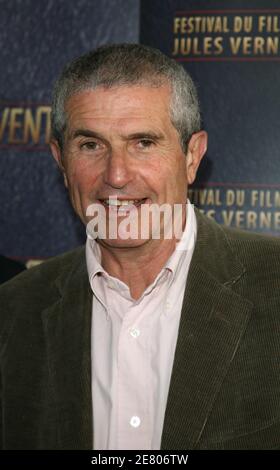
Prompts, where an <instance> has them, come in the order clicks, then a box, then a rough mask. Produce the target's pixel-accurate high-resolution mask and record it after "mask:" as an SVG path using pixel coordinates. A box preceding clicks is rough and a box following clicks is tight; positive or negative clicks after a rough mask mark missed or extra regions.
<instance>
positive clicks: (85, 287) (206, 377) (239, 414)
mask: <svg viewBox="0 0 280 470" xmlns="http://www.w3.org/2000/svg"><path fill="white" fill-rule="evenodd" d="M196 214H197V220H198V237H197V243H196V247H195V251H194V255H193V258H192V262H191V267H190V271H189V275H188V280H187V285H186V289H185V295H184V302H183V307H182V313H181V321H180V327H179V336H178V341H177V346H176V352H175V359H174V365H173V371H172V376H171V382H170V388H169V395H168V401H167V408H166V413H165V419H164V426H163V433H162V444H161V448H162V449H164V450H165V449H169V450H170V449H176V450H179V449H280V354H279V353H280V339H279V338H280V241H279V239H276V238H275V239H274V238H266V237H262V236H259V235H255V234H250V233H245V232H240V231H234V230H230V229H226V228H223V227H220V226H218V225H217V224H216V223H215V222H212V221H211V220H209V219H207V218H206V217H205V216H203V215H202V214H200V213H198V212H196ZM91 298H92V295H91V290H90V287H89V282H88V276H87V270H86V263H85V251H84V248H79V249H77V250H75V251H73V252H71V253H68V254H65V255H62V256H59V257H56V258H53V259H52V260H50V261H47V262H46V263H44V264H42V265H41V266H38V267H36V268H32V269H31V270H30V271H28V272H25V273H23V274H20V275H19V276H18V277H16V278H15V279H13V280H12V281H9V282H8V283H6V284H4V285H2V286H1V287H0V372H1V406H0V409H1V413H2V417H1V419H0V423H2V425H1V448H2V449H92V443H93V433H94V430H93V426H92V422H93V420H92V401H91V359H90V358H91V346H90V337H91V334H90V333H91ZM100 334H102V332H100Z"/></svg>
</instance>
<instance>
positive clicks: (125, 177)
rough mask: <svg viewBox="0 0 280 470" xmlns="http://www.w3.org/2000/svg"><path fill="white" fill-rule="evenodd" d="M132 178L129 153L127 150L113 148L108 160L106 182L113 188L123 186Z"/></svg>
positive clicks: (105, 173)
mask: <svg viewBox="0 0 280 470" xmlns="http://www.w3.org/2000/svg"><path fill="white" fill-rule="evenodd" d="M131 179H132V171H131V165H130V162H129V155H127V154H126V152H125V151H116V150H114V151H113V150H111V152H110V155H109V156H108V159H107V161H106V168H105V172H104V182H105V183H106V184H107V185H109V186H111V187H112V188H123V187H124V186H126V185H127V183H129V182H130V181H131Z"/></svg>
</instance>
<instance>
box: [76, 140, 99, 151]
mask: <svg viewBox="0 0 280 470" xmlns="http://www.w3.org/2000/svg"><path fill="white" fill-rule="evenodd" d="M100 148H101V145H100V144H99V143H98V142H95V141H93V140H90V141H89V142H84V143H82V144H81V149H85V150H100Z"/></svg>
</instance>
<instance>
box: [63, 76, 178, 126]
mask: <svg viewBox="0 0 280 470" xmlns="http://www.w3.org/2000/svg"><path fill="white" fill-rule="evenodd" d="M170 95H171V91H170V87H169V86H167V85H162V86H160V87H155V86H150V85H139V84H137V85H132V86H114V87H104V86H98V87H96V88H94V89H92V88H89V89H84V90H81V91H78V92H76V93H75V94H73V95H71V96H70V97H69V98H68V100H67V101H66V103H65V111H66V118H67V124H68V125H70V126H71V125H73V121H77V120H78V121H86V120H88V119H89V120H90V119H95V120H101V119H104V120H107V121H112V120H119V119H127V120H129V119H134V118H135V119H136V118H138V119H141V118H142V119H144V118H145V119H151V120H160V119H167V120H168V121H170V99H171V96H170Z"/></svg>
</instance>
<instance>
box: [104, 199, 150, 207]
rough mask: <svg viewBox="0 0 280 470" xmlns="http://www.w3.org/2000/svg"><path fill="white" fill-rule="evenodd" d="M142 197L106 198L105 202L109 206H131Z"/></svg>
mask: <svg viewBox="0 0 280 470" xmlns="http://www.w3.org/2000/svg"><path fill="white" fill-rule="evenodd" d="M140 200H141V199H124V200H122V201H120V200H119V199H105V200H104V202H105V203H106V204H107V205H108V206H129V205H131V204H135V203H137V202H139V201H140Z"/></svg>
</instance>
